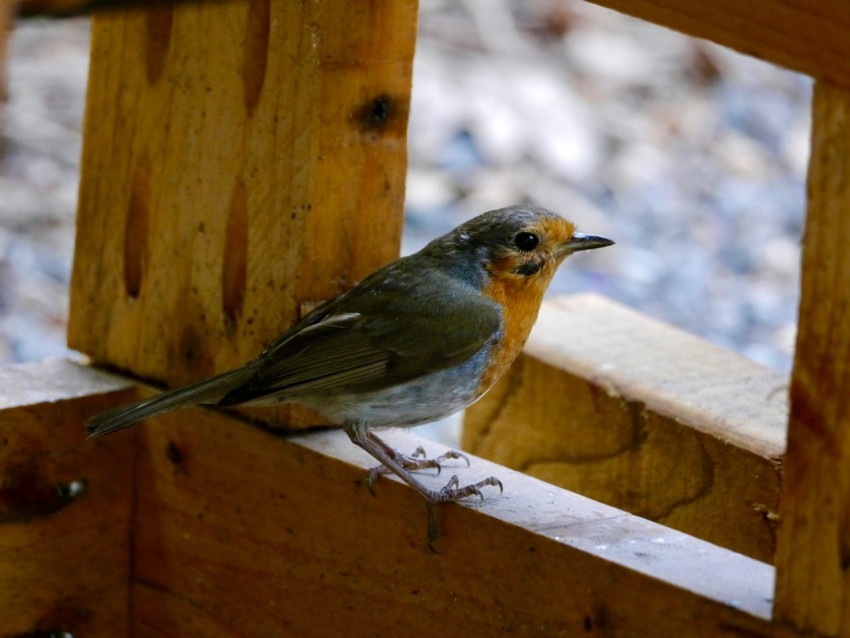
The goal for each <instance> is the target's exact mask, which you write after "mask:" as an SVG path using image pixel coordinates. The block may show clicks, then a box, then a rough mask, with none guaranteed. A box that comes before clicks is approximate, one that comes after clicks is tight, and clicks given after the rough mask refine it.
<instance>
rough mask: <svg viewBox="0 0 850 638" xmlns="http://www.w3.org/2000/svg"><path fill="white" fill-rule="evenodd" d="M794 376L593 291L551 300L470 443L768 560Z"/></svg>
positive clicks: (486, 403) (478, 413)
mask: <svg viewBox="0 0 850 638" xmlns="http://www.w3.org/2000/svg"><path fill="white" fill-rule="evenodd" d="M786 392H787V379H786V378H785V377H784V375H782V374H780V373H778V372H775V371H773V370H769V369H767V368H764V367H763V366H760V365H758V364H756V363H753V362H752V361H749V360H747V359H745V358H743V357H741V356H738V355H736V354H734V353H731V352H728V351H726V350H724V349H722V348H719V347H717V346H714V345H712V344H709V343H707V342H705V341H703V340H701V339H699V338H697V337H694V336H691V335H689V334H686V333H684V332H682V331H681V330H677V329H675V328H673V327H671V326H668V325H665V324H663V323H661V322H658V321H654V320H652V319H649V318H648V317H645V316H642V315H640V314H639V313H637V312H634V311H632V310H629V309H627V308H626V307H624V306H622V305H620V304H617V303H615V302H613V301H610V300H607V299H605V298H602V297H599V296H596V295H576V296H573V297H567V298H559V299H555V300H552V301H547V302H546V303H544V306H543V309H542V311H541V313H540V318H539V319H538V322H537V325H536V326H535V328H534V330H533V331H532V334H531V337H530V338H529V341H528V343H527V345H526V348H525V351H524V353H523V355H522V356H521V358H520V359H519V360H518V362H517V364H516V365H515V366H514V367H513V369H512V370H511V371H510V373H509V374H508V375H507V376H506V377H505V378H503V379H502V381H500V383H499V384H498V385H497V386H496V388H494V389H493V390H492V391H491V393H490V394H488V395H486V396H485V397H484V398H483V399H482V400H481V401H479V402H478V403H477V404H475V405H474V406H472V407H471V408H470V409H469V410H467V413H466V418H465V423H464V426H465V427H464V434H463V448H464V449H465V450H469V451H471V452H474V453H475V454H480V455H482V456H485V457H487V458H489V459H491V460H493V461H496V462H498V463H501V464H504V465H507V466H509V467H512V468H515V469H518V470H521V471H523V472H526V473H528V474H531V475H533V476H536V477H538V478H541V479H543V480H546V481H549V482H551V483H555V484H557V485H560V486H561V487H564V488H566V489H570V490H573V491H576V492H579V493H581V494H584V495H586V496H588V497H590V498H593V499H596V500H599V501H602V502H604V503H608V504H610V505H613V506H615V507H619V508H622V509H624V510H627V511H629V512H632V513H634V514H637V515H639V516H643V517H646V518H648V519H650V520H654V521H658V522H662V523H664V524H665V525H669V526H670V527H673V528H675V529H679V530H682V531H685V532H687V533H689V534H694V535H696V536H699V537H700V538H704V539H706V540H709V541H711V542H714V543H717V544H719V545H722V546H724V547H727V548H730V549H733V550H735V551H739V552H742V553H744V554H747V555H749V556H753V557H755V558H758V559H759V560H764V561H768V562H769V561H771V560H772V559H773V553H774V548H775V532H776V518H777V510H778V496H779V483H780V462H781V455H782V452H783V450H784V443H785V420H786V415H787V401H786Z"/></svg>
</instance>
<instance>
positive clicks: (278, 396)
mask: <svg viewBox="0 0 850 638" xmlns="http://www.w3.org/2000/svg"><path fill="white" fill-rule="evenodd" d="M613 243H614V242H612V241H611V240H610V239H606V238H604V237H599V236H596V235H585V234H582V233H578V232H576V230H575V225H574V224H573V223H572V222H569V221H567V220H566V219H564V218H563V217H561V216H560V215H557V214H556V213H553V212H551V211H549V210H546V209H545V208H538V207H532V206H510V207H508V208H501V209H499V210H493V211H490V212H487V213H484V214H482V215H479V216H478V217H475V218H474V219H471V220H470V221H468V222H466V223H464V224H461V225H460V226H458V227H457V228H455V229H454V230H452V231H451V232H449V233H448V234H446V235H443V236H442V237H439V238H437V239H435V240H433V241H432V242H431V243H429V244H428V245H427V246H425V248H423V249H422V250H420V251H419V252H418V253H415V254H413V255H410V256H408V257H402V258H401V259H398V260H396V261H394V262H392V263H390V264H388V265H387V266H384V267H383V268H381V269H380V270H377V271H375V272H374V273H372V274H371V275H369V276H368V277H367V278H366V279H364V280H363V281H362V282H360V284H359V285H357V286H355V287H354V288H352V289H351V290H349V291H348V292H346V293H344V294H342V295H340V296H339V297H337V298H336V299H333V300H331V301H328V302H326V303H324V304H322V305H320V306H319V307H317V308H316V309H314V310H313V311H312V312H310V313H309V314H308V315H307V316H305V317H304V318H303V319H302V320H301V321H299V322H298V323H297V324H296V325H295V326H293V327H292V328H290V329H289V330H288V331H287V332H285V333H284V334H283V335H281V336H280V337H279V338H278V339H277V340H276V341H274V342H273V343H272V344H271V345H270V346H269V347H268V348H266V349H265V350H264V351H263V352H262V353H261V354H260V355H259V356H258V357H257V358H256V359H254V360H252V361H250V362H248V363H246V364H245V365H243V366H241V367H239V368H236V369H234V370H231V371H229V372H224V373H222V374H219V375H216V376H213V377H210V378H208V379H204V380H202V381H198V382H196V383H193V384H191V385H188V386H186V387H182V388H177V389H175V390H169V391H166V392H163V393H162V394H159V395H157V396H155V397H152V398H149V399H143V400H141V401H137V402H136V403H131V404H129V405H125V406H122V407H118V408H116V409H113V410H110V411H108V412H104V413H103V414H100V415H98V416H96V417H94V418H93V419H91V420H90V421H89V422H88V424H87V431H88V434H89V436H90V437H95V436H100V435H103V434H108V433H110V432H115V431H116V430H121V429H123V428H126V427H128V426H130V425H132V424H134V423H136V422H138V421H141V420H143V419H149V418H151V417H155V416H157V415H160V414H163V413H165V412H170V411H172V410H179V409H182V408H186V407H190V406H194V405H214V406H219V407H227V406H236V405H241V406H269V405H275V404H279V403H290V402H292V403H300V404H302V405H305V406H307V407H309V408H311V409H313V410H315V411H316V412H318V413H319V414H322V415H323V416H324V417H326V418H327V419H329V420H330V421H331V422H332V423H334V424H337V425H339V426H341V427H342V428H343V429H344V430H345V432H346V434H348V436H349V438H350V439H351V441H352V442H353V443H354V444H355V445H358V446H359V447H361V448H362V449H363V450H365V451H366V452H368V453H369V454H371V455H372V456H373V457H374V458H375V459H377V460H378V462H379V463H380V464H381V465H380V466H379V467H376V468H373V469H372V470H371V471H370V473H369V479H368V482H367V485H368V487H369V489H370V491H371V490H372V486H373V483H374V481H375V480H376V479H377V477H378V476H379V475H380V474H383V473H387V472H393V473H394V474H396V475H397V476H398V477H399V478H400V479H401V480H403V481H404V482H405V483H407V484H408V485H409V486H410V487H412V488H413V489H415V490H416V491H417V492H419V493H420V494H421V495H422V496H423V497H424V498H425V501H426V502H427V504H428V539H429V547H431V548H432V549H433V542H434V540H435V539H436V518H435V512H434V505H435V504H436V503H441V502H447V501H455V500H459V499H462V498H465V497H467V496H471V495H477V496H479V497H482V498H483V496H482V494H481V488H483V487H485V486H496V487H498V488H499V489H500V490H501V489H502V484H501V482H500V481H499V480H498V479H497V478H495V477H489V478H487V479H484V480H483V481H479V482H478V483H474V484H471V485H466V486H463V487H459V481H458V478H457V476H453V477H452V478H451V480H450V481H449V482H448V483H447V484H446V485H445V487H443V488H442V489H440V490H433V489H429V488H427V487H426V486H424V485H423V484H422V483H420V482H419V481H418V480H417V479H416V478H415V477H414V475H413V474H412V472H413V471H417V470H422V469H427V468H436V469H437V471H439V469H440V466H441V463H442V462H443V461H445V460H447V459H450V458H454V459H457V458H460V459H464V460H466V457H464V456H463V455H462V454H459V453H457V452H448V453H446V454H444V455H442V456H440V457H437V458H433V459H429V458H426V457H425V455H424V452H423V451H422V450H421V449H417V450H416V452H414V453H413V454H412V455H407V454H403V453H401V452H400V451H398V450H395V449H393V448H392V447H390V446H389V445H387V444H386V443H384V442H383V441H382V440H381V439H380V438H378V436H377V435H376V434H375V431H376V430H381V429H386V428H390V427H412V426H415V425H420V424H423V423H429V422H431V421H436V420H438V419H442V418H445V417H447V416H449V415H451V414H454V413H455V412H458V411H459V410H462V409H464V408H466V407H468V406H469V405H471V404H473V403H474V402H475V401H477V400H478V399H479V398H481V396H482V395H483V394H484V393H485V392H487V390H489V389H490V388H491V387H492V386H493V384H494V383H495V382H496V380H497V379H498V378H499V377H500V376H501V375H502V374H503V373H504V372H505V371H506V370H507V369H508V367H509V366H510V364H511V363H512V362H513V360H514V359H515V358H516V356H517V355H518V354H519V352H520V350H521V349H522V346H523V345H524V344H525V341H526V339H527V338H528V335H529V333H530V332H531V327H532V325H533V324H534V322H535V320H536V319H537V313H538V311H539V310H540V303H541V301H542V300H543V294H544V293H545V291H546V288H547V287H548V285H549V282H550V281H551V280H552V276H553V275H554V274H555V271H556V270H557V268H558V266H559V265H560V264H561V263H562V262H563V261H564V259H565V258H566V257H568V256H569V255H571V254H572V253H574V252H578V251H580V250H589V249H592V248H601V247H603V246H610V245H612V244H613ZM467 463H468V460H467Z"/></svg>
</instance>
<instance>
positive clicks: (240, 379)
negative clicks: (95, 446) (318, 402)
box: [86, 366, 254, 438]
mask: <svg viewBox="0 0 850 638" xmlns="http://www.w3.org/2000/svg"><path fill="white" fill-rule="evenodd" d="M253 373H254V371H253V370H252V369H251V368H250V366H245V367H242V368H237V369H236V370H231V371H229V372H224V373H222V374H219V375H216V376H214V377H210V378H208V379H203V380H202V381H198V382H197V383H193V384H192V385H187V386H185V387H182V388H176V389H174V390H168V391H166V392H163V393H162V394H158V395H156V396H155V397H151V398H149V399H142V400H141V401H136V402H135V403H130V404H128V405H122V406H121V407H118V408H115V409H114V410H108V411H107V412H104V413H103V414H98V415H97V416H96V417H94V418H92V419H90V420H89V421H88V423H86V432H87V433H88V435H89V438H93V437H96V436H102V435H104V434H109V433H110V432H116V431H118V430H123V429H124V428H126V427H129V426H131V425H133V424H134V423H137V422H138V421H142V420H144V419H150V418H152V417H155V416H158V415H160V414H164V413H166V412H171V411H172V410H180V409H182V408H188V407H191V406H193V405H203V404H215V403H218V402H219V401H221V399H222V398H223V397H224V396H226V395H227V394H228V393H229V392H231V391H233V390H235V389H236V388H238V387H239V386H240V385H242V384H243V383H245V382H246V381H247V380H248V378H250V376H251V375H252V374H253Z"/></svg>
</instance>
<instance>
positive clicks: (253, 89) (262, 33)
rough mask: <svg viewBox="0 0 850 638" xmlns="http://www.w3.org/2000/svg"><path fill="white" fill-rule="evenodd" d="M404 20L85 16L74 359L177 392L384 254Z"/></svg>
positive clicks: (394, 230) (383, 10) (264, 14)
mask: <svg viewBox="0 0 850 638" xmlns="http://www.w3.org/2000/svg"><path fill="white" fill-rule="evenodd" d="M416 10H417V5H416V2H415V1H414V0H403V1H396V0H382V1H379V2H374V3H369V4H362V3H348V2H341V1H339V2H307V3H296V2H288V1H286V0H252V1H250V2H236V3H224V4H205V5H197V6H189V5H182V6H178V7H176V8H171V7H162V8H158V9H154V10H150V11H148V12H128V13H126V14H124V13H121V14H118V13H113V14H108V15H104V16H97V17H96V18H95V19H94V23H93V33H92V57H91V70H90V78H89V91H88V101H87V112H86V124H85V143H84V150H83V158H82V175H81V192H80V204H79V212H78V220H77V227H78V234H77V248H76V250H77V259H76V260H75V265H74V272H73V280H72V290H71V309H70V328H69V343H70V345H71V347H73V348H75V349H78V350H80V351H82V352H85V353H86V354H88V355H90V356H91V357H92V358H93V359H94V360H95V361H96V362H98V363H102V364H107V365H109V366H113V367H116V368H119V369H122V370H126V371H129V372H131V373H132V374H134V375H137V376H140V377H144V378H147V379H151V380H156V381H159V382H165V383H167V384H169V385H178V384H183V383H185V382H188V381H190V380H192V379H197V378H200V377H203V376H207V375H209V374H211V373H213V372H216V371H221V370H224V369H228V368H231V367H234V366H235V365H237V364H240V363H243V362H245V361H247V360H249V359H251V358H253V357H254V356H256V355H257V354H259V352H260V351H261V350H262V348H263V347H264V346H265V345H266V344H268V342H270V341H271V340H272V339H273V338H275V337H277V336H278V335H279V334H280V333H281V332H283V331H284V330H285V329H286V328H287V327H288V326H289V325H290V324H291V323H292V322H293V321H294V320H295V319H297V318H298V317H299V316H301V315H302V314H304V313H305V312H306V311H307V310H309V309H311V308H312V307H313V306H314V305H315V304H316V303H318V302H320V301H323V300H325V299H327V298H330V297H334V296H336V295H338V294H340V293H341V292H343V291H344V290H346V289H347V288H348V287H350V286H351V285H352V284H353V283H354V282H356V281H358V280H359V279H361V278H362V277H364V276H365V275H366V274H368V273H369V272H371V271H372V270H374V269H375V268H377V267H379V266H381V265H383V264H384V263H386V262H388V261H390V260H391V259H393V258H395V257H397V256H398V249H399V237H400V230H401V222H402V202H403V199H404V180H405V157H406V126H407V111H408V107H409V90H410V73H411V63H412V57H413V48H414V43H415V34H416ZM298 414H301V412H298ZM290 417H292V418H290ZM280 418H281V419H283V420H285V421H287V422H289V423H290V424H291V423H292V422H293V421H297V420H298V419H299V418H301V419H302V420H304V419H306V420H307V421H312V420H313V417H310V416H302V417H297V416H293V413H291V412H289V411H288V410H285V411H283V412H282V415H281V416H280Z"/></svg>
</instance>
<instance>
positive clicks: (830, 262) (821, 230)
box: [776, 82, 850, 636]
mask: <svg viewBox="0 0 850 638" xmlns="http://www.w3.org/2000/svg"><path fill="white" fill-rule="evenodd" d="M812 120H813V130H812V156H811V161H810V164H809V177H808V193H809V201H808V213H807V218H806V232H805V236H804V240H803V273H802V297H801V300H800V325H799V328H798V333H797V347H796V355H795V359H794V371H793V374H792V378H791V419H790V425H789V433H788V453H787V456H786V459H785V482H784V486H783V491H782V509H781V512H780V513H781V517H782V525H781V527H780V535H779V547H778V552H777V558H776V565H777V576H778V580H777V609H776V614H777V616H778V617H780V618H782V619H785V620H788V621H791V622H793V623H795V624H796V625H797V626H798V627H801V628H806V629H812V630H815V631H818V632H820V633H821V634H823V635H826V636H850V616H849V615H848V561H849V560H850V509H848V502H850V470H848V466H850V402H848V399H850V323H848V308H850V255H848V251H847V246H848V243H850V215H848V209H850V181H848V178H847V176H848V173H850V91H847V90H845V89H840V88H836V87H834V86H831V85H829V84H826V83H823V82H818V83H816V85H815V95H814V107H813V117H812Z"/></svg>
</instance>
